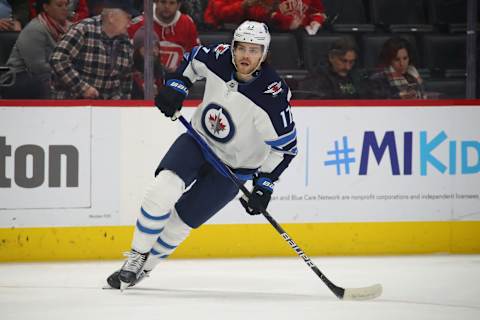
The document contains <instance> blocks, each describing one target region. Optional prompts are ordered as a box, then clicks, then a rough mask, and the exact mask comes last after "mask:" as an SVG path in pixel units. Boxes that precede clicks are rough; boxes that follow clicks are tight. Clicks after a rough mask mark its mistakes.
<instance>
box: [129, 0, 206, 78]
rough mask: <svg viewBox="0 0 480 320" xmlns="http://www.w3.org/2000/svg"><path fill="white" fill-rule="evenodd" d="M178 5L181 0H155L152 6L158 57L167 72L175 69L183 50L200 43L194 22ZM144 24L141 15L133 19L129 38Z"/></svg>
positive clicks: (188, 49) (187, 50)
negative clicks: (158, 43) (158, 44)
mask: <svg viewBox="0 0 480 320" xmlns="http://www.w3.org/2000/svg"><path fill="white" fill-rule="evenodd" d="M180 5H181V0H157V1H156V2H155V3H154V7H153V10H154V15H153V20H154V24H153V28H154V31H155V33H156V34H157V35H158V38H159V40H160V59H161V62H162V65H163V66H164V67H165V69H166V70H167V71H169V72H173V71H175V70H176V69H177V67H178V66H179V65H180V63H181V62H182V59H183V54H184V53H185V52H189V51H191V50H192V49H193V47H195V46H197V45H199V44H200V40H199V39H198V32H197V27H196V25H195V23H194V22H193V20H192V18H190V16H188V15H186V14H182V13H181V12H180V11H179V9H180ZM144 24H145V20H144V17H143V16H139V17H137V18H135V19H133V21H132V25H131V26H130V28H129V30H128V33H129V35H130V38H133V36H134V35H135V33H136V32H137V30H138V29H140V28H141V27H142V26H143V25H144Z"/></svg>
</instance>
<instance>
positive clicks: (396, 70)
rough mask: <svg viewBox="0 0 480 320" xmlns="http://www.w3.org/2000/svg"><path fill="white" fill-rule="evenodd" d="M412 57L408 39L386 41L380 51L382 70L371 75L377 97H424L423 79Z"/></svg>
mask: <svg viewBox="0 0 480 320" xmlns="http://www.w3.org/2000/svg"><path fill="white" fill-rule="evenodd" d="M412 57H413V55H412V48H411V45H410V43H409V42H408V41H407V40H406V39H404V38H401V37H393V38H390V39H388V40H387V41H386V42H385V44H384V45H383V47H382V50H381V52H380V68H381V69H382V71H380V72H378V73H376V74H374V75H373V76H372V77H371V80H372V85H373V86H372V89H373V92H372V94H373V96H374V97H375V98H379V99H422V98H423V96H424V90H423V81H422V78H421V77H420V74H419V73H418V71H417V69H416V68H415V66H414V65H413V61H412Z"/></svg>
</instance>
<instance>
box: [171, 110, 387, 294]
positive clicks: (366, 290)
mask: <svg viewBox="0 0 480 320" xmlns="http://www.w3.org/2000/svg"><path fill="white" fill-rule="evenodd" d="M172 119H173V120H176V119H179V120H180V122H181V123H182V124H183V125H184V126H185V128H186V129H187V131H188V132H189V133H190V134H191V135H192V137H193V138H194V139H195V141H196V142H197V143H198V144H199V145H200V147H201V148H202V149H203V150H204V152H206V153H207V154H208V155H209V156H210V157H211V160H212V161H213V162H214V165H215V167H216V168H217V169H220V170H222V171H223V172H224V173H226V175H227V176H228V178H229V179H230V180H232V182H233V183H234V184H235V185H236V186H237V187H238V188H239V189H240V190H241V191H242V193H243V194H244V195H245V196H246V197H247V198H248V197H250V195H251V193H250V191H248V189H247V188H246V187H245V186H244V185H243V183H242V182H241V181H240V180H239V179H238V178H237V177H236V175H235V174H234V173H233V172H232V171H231V170H230V169H229V168H228V167H227V166H226V165H225V164H224V163H223V162H222V160H220V159H219V158H218V157H217V155H216V154H215V152H214V151H213V150H212V149H211V148H210V146H209V145H208V144H207V143H206V142H205V140H204V139H203V138H202V137H201V136H200V134H198V132H197V131H195V129H194V128H193V127H192V125H191V124H190V123H189V122H188V121H187V120H186V119H185V118H184V117H183V116H182V115H181V114H180V112H177V113H176V114H175V115H174V117H173V118H172ZM262 214H263V216H264V217H265V218H266V219H267V220H268V222H270V224H271V225H272V226H273V227H274V228H275V230H277V232H278V233H279V234H280V236H281V237H282V238H283V239H284V240H285V241H286V242H287V243H288V244H289V245H290V247H291V248H292V249H293V250H294V251H295V253H296V254H297V255H298V256H299V257H300V258H302V259H303V261H304V262H305V263H306V264H307V265H308V266H309V267H310V268H311V269H312V270H313V272H315V273H316V274H317V276H318V277H319V278H320V279H321V280H322V281H323V282H324V283H325V284H326V285H327V287H328V288H329V289H330V290H331V291H332V292H333V293H334V294H335V295H336V296H337V298H339V299H343V300H370V299H375V298H376V297H378V296H380V295H381V294H382V286H381V285H380V284H375V285H372V286H369V287H362V288H342V287H338V286H336V285H335V284H334V283H333V282H331V281H330V280H329V279H328V278H327V277H326V276H325V275H324V274H323V272H322V271H320V269H318V268H317V266H316V265H315V263H313V261H312V260H311V259H310V258H309V257H308V256H307V255H306V254H305V252H304V251H303V250H302V249H301V248H300V247H299V246H298V245H297V244H296V243H295V241H294V240H293V239H292V238H291V237H290V236H289V235H288V234H287V232H286V231H285V230H284V229H283V228H282V226H280V225H279V224H278V223H277V221H275V219H273V217H272V216H271V215H270V214H269V213H268V212H267V210H262Z"/></svg>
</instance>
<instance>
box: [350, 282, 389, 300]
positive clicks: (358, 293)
mask: <svg viewBox="0 0 480 320" xmlns="http://www.w3.org/2000/svg"><path fill="white" fill-rule="evenodd" d="M382 291H383V288H382V285H381V284H374V285H373V286H370V287H363V288H346V289H345V293H344V294H343V300H357V301H359V300H372V299H375V298H377V297H379V296H380V295H381V294H382Z"/></svg>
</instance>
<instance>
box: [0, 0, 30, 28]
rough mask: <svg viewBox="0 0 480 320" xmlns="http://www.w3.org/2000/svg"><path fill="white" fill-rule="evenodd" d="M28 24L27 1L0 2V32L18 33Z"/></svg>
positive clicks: (11, 0)
mask: <svg viewBox="0 0 480 320" xmlns="http://www.w3.org/2000/svg"><path fill="white" fill-rule="evenodd" d="M27 23H28V0H0V32H1V31H15V32H20V31H21V30H22V28H23V27H24V26H25V25H26V24H27Z"/></svg>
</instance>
